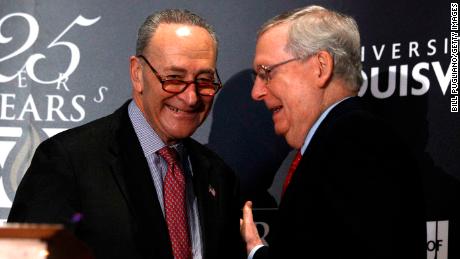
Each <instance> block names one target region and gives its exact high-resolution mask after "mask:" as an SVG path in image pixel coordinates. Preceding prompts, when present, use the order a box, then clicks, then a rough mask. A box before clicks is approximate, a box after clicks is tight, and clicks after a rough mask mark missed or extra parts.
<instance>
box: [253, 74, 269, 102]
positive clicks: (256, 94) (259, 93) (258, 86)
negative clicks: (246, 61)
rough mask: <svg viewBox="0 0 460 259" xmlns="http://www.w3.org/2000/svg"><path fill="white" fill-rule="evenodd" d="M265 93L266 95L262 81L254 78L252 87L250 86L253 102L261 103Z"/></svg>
mask: <svg viewBox="0 0 460 259" xmlns="http://www.w3.org/2000/svg"><path fill="white" fill-rule="evenodd" d="M266 93H267V88H266V85H265V82H264V80H262V79H260V78H259V77H258V76H256V77H255V80H254V85H253V86H252V91H251V97H252V99H254V100H255V101H262V99H263V98H264V96H265V94H266Z"/></svg>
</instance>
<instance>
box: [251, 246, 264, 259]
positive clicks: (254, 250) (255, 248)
mask: <svg viewBox="0 0 460 259" xmlns="http://www.w3.org/2000/svg"><path fill="white" fill-rule="evenodd" d="M263 246H264V245H256V246H255V247H254V248H253V249H252V250H251V252H250V253H249V255H248V259H252V257H253V256H254V254H255V253H256V252H257V250H259V248H261V247H263Z"/></svg>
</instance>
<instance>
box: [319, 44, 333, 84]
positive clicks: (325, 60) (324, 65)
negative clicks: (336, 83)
mask: <svg viewBox="0 0 460 259" xmlns="http://www.w3.org/2000/svg"><path fill="white" fill-rule="evenodd" d="M315 58H316V62H317V65H318V67H317V68H318V70H317V79H318V80H319V81H318V82H319V84H320V86H321V87H325V86H326V85H328V81H329V80H330V79H331V78H332V72H333V71H334V58H333V57H332V55H331V54H330V53H329V52H327V51H324V50H321V51H319V52H318V53H316V56H315Z"/></svg>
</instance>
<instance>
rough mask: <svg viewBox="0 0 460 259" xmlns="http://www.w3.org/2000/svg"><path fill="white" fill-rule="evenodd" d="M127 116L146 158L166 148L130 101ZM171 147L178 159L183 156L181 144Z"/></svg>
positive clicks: (135, 105)
mask: <svg viewBox="0 0 460 259" xmlns="http://www.w3.org/2000/svg"><path fill="white" fill-rule="evenodd" d="M128 114H129V118H130V120H131V123H132V124H133V128H134V131H135V132H136V135H137V138H138V139H139V142H140V143H141V147H142V151H143V152H144V155H145V156H146V157H147V156H149V155H151V154H154V153H156V152H157V151H158V150H160V149H162V148H163V147H165V146H166V144H165V143H164V142H163V141H162V140H161V138H160V137H159V136H158V134H157V133H156V132H155V131H154V130H153V129H152V127H150V124H149V123H148V122H147V120H146V119H145V117H144V114H143V113H142V112H141V110H140V109H139V107H137V104H136V103H135V102H134V100H132V101H131V103H130V104H129V106H128ZM172 147H173V148H174V149H176V151H177V152H178V153H179V156H180V157H182V156H183V155H184V152H185V151H184V147H183V144H182V143H181V142H180V143H178V144H175V145H173V146H172Z"/></svg>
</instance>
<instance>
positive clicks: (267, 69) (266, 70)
mask: <svg viewBox="0 0 460 259" xmlns="http://www.w3.org/2000/svg"><path fill="white" fill-rule="evenodd" d="M300 59H301V58H291V59H288V60H285V61H282V62H280V63H276V64H273V65H258V66H257V70H256V71H254V72H253V73H254V76H255V78H254V81H255V79H256V78H257V77H259V78H260V79H262V80H263V81H264V83H265V84H268V83H269V82H270V80H271V76H270V73H271V72H272V71H273V70H274V69H275V68H277V67H279V66H282V65H284V64H287V63H290V62H292V61H296V60H300ZM262 71H263V72H262Z"/></svg>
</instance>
